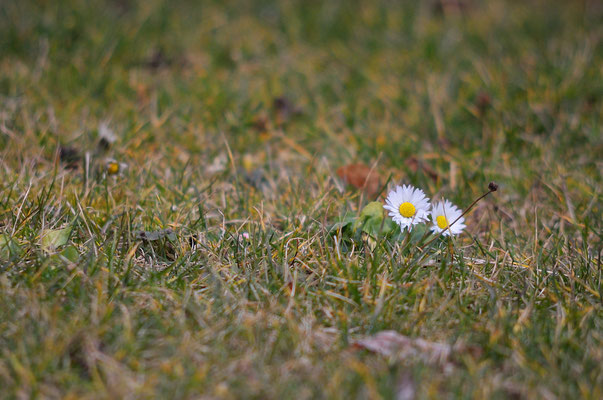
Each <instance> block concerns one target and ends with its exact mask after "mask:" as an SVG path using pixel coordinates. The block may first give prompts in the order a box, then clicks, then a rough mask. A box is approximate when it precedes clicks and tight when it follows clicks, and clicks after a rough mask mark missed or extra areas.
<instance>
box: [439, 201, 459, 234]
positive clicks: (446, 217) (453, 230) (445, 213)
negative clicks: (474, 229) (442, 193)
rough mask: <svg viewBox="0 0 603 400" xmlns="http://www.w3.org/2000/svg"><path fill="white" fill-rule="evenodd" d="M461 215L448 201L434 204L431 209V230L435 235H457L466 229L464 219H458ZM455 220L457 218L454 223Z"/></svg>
mask: <svg viewBox="0 0 603 400" xmlns="http://www.w3.org/2000/svg"><path fill="white" fill-rule="evenodd" d="M462 213H463V212H462V211H461V210H459V208H458V207H457V206H455V205H454V204H452V203H451V202H449V201H448V200H444V201H441V202H439V203H436V204H434V205H433V208H432V209H431V220H432V221H433V226H432V227H431V230H432V231H434V232H435V233H440V232H442V235H444V236H450V235H458V234H459V233H461V232H462V231H463V229H465V227H466V225H465V218H463V217H461V218H459V217H460V216H461V214H462ZM457 218H459V220H458V221H456V219H457ZM454 221H456V222H454ZM450 224H452V225H450Z"/></svg>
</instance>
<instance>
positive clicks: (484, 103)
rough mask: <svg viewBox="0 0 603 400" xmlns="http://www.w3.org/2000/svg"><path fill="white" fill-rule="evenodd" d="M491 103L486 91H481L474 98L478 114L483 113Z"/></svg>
mask: <svg viewBox="0 0 603 400" xmlns="http://www.w3.org/2000/svg"><path fill="white" fill-rule="evenodd" d="M491 104H492V99H491V98H490V95H489V94H488V93H487V92H484V91H481V92H479V93H478V94H477V97H476V99H475V106H476V107H477V110H478V111H479V114H480V115H484V113H485V112H486V111H487V110H488V108H490V105H491Z"/></svg>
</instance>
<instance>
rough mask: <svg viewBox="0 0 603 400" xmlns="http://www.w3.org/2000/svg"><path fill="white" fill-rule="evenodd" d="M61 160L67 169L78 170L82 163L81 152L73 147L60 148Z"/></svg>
mask: <svg viewBox="0 0 603 400" xmlns="http://www.w3.org/2000/svg"><path fill="white" fill-rule="evenodd" d="M59 158H60V159H61V162H62V163H64V164H65V168H67V169H77V168H78V166H79V165H80V163H81V161H82V156H81V154H80V152H79V150H78V149H76V148H75V147H71V146H61V147H60V148H59Z"/></svg>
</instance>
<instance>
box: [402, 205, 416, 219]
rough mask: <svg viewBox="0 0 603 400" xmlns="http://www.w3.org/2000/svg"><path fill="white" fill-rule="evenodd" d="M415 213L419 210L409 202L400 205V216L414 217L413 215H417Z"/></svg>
mask: <svg viewBox="0 0 603 400" xmlns="http://www.w3.org/2000/svg"><path fill="white" fill-rule="evenodd" d="M415 212H417V209H416V208H415V206H413V205H412V204H410V203H409V202H408V201H405V202H404V203H402V204H400V214H401V215H402V216H403V217H404V218H410V217H412V216H413V215H415Z"/></svg>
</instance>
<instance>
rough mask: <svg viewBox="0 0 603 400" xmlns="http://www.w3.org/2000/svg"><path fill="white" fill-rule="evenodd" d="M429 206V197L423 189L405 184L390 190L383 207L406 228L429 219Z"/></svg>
mask: <svg viewBox="0 0 603 400" xmlns="http://www.w3.org/2000/svg"><path fill="white" fill-rule="evenodd" d="M429 206H430V205H429V199H428V198H427V197H426V196H425V193H424V192H423V191H422V190H421V189H417V188H414V187H412V186H410V185H404V186H396V188H395V189H394V190H392V191H391V192H389V194H388V195H387V199H385V205H384V206H383V208H385V209H386V210H388V211H389V216H390V217H392V219H393V220H394V222H395V223H397V224H398V225H400V228H402V229H405V228H410V227H411V226H412V225H416V224H419V223H421V222H425V221H427V216H428V215H429Z"/></svg>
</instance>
